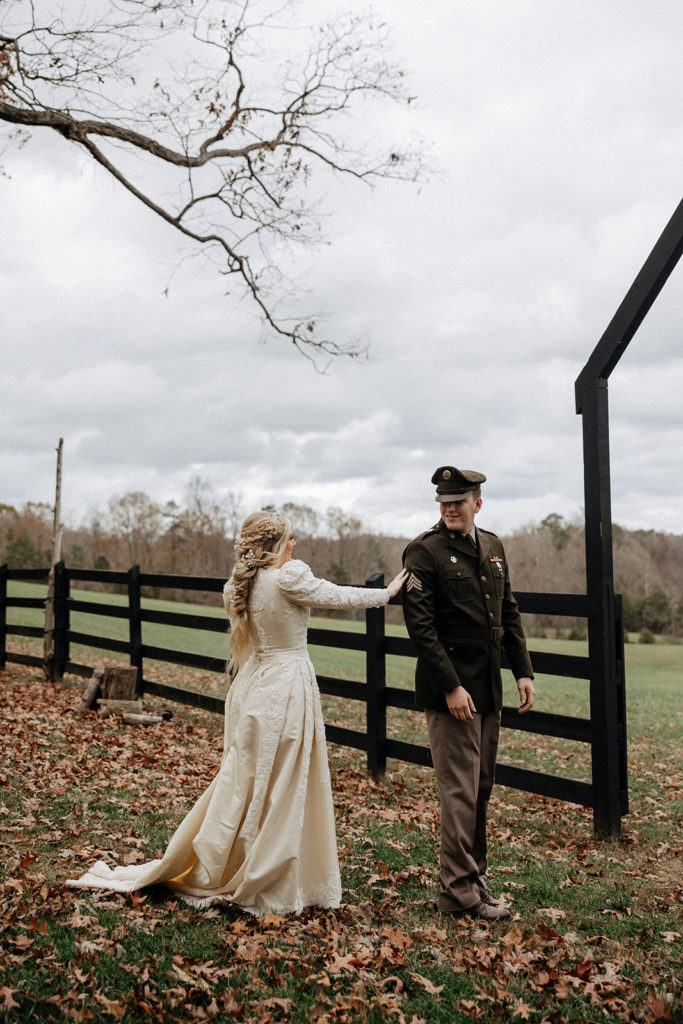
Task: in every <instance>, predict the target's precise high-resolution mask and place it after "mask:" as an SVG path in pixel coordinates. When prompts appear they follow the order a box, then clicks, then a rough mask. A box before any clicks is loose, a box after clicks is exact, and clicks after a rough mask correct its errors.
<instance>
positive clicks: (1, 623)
mask: <svg viewBox="0 0 683 1024" xmlns="http://www.w3.org/2000/svg"><path fill="white" fill-rule="evenodd" d="M6 663H7V566H6V565H0V668H4V667H5V664H6Z"/></svg>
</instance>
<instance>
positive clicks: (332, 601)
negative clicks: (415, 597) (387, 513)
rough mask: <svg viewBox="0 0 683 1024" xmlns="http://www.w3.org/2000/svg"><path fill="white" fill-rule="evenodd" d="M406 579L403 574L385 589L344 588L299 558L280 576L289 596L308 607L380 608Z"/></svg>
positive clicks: (288, 564)
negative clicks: (321, 576) (313, 571)
mask: <svg viewBox="0 0 683 1024" xmlns="http://www.w3.org/2000/svg"><path fill="white" fill-rule="evenodd" d="M404 579H405V573H404V572H400V573H399V574H398V575H397V576H395V577H394V579H393V580H392V581H391V583H389V585H388V586H386V587H376V588H375V587H341V586H338V585H337V584H336V583H330V581H329V580H321V579H318V578H317V577H316V576H314V575H313V573H312V572H311V570H310V568H309V567H308V566H307V565H306V563H305V562H300V561H299V560H298V559H293V560H292V561H291V562H286V563H285V565H283V566H282V568H281V569H280V570H279V573H278V581H279V584H280V588H281V589H282V590H283V591H284V593H285V594H286V595H287V597H289V598H290V600H292V601H294V602H295V603H296V604H301V605H307V606H308V607H309V608H378V607H380V606H381V605H384V604H386V603H387V601H388V600H389V598H390V597H393V596H394V594H397V593H398V592H399V590H400V589H401V587H402V585H403V580H404Z"/></svg>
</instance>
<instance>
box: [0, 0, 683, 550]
mask: <svg viewBox="0 0 683 1024" xmlns="http://www.w3.org/2000/svg"><path fill="white" fill-rule="evenodd" d="M330 7H331V5H330ZM376 7H377V9H378V12H379V14H380V15H381V16H385V17H386V19H387V21H388V23H389V24H390V26H392V31H393V33H394V35H395V38H396V49H397V51H399V52H401V51H403V53H404V54H405V65H406V68H407V71H408V72H409V74H410V76H411V86H410V87H411V91H413V92H415V93H416V94H417V95H418V100H417V101H416V103H415V104H414V110H412V111H407V112H400V111H391V112H387V113H386V117H385V121H384V123H381V122H380V121H379V120H377V121H376V122H375V121H374V120H370V118H376V117H378V116H379V115H378V113H377V112H376V111H370V110H368V121H367V123H366V124H364V125H363V129H364V131H366V132H367V133H369V134H372V132H373V130H374V127H373V126H374V125H375V124H376V126H377V132H378V133H383V134H388V135H389V136H391V135H393V133H394V132H398V133H403V132H404V131H405V130H406V129H407V130H408V131H412V130H415V129H417V130H418V131H419V132H420V134H422V135H424V136H427V137H428V138H429V139H430V140H431V141H432V144H433V158H434V163H435V165H436V168H437V173H435V174H433V175H432V177H431V178H430V179H429V180H427V181H425V182H423V183H422V184H421V185H420V187H419V188H417V187H414V186H409V185H405V184H391V183H385V184H384V185H383V186H382V187H380V188H378V189H376V190H370V189H367V188H366V187H364V186H362V185H359V184H358V183H357V182H352V181H350V180H338V179H335V178H334V177H332V176H327V175H326V176H324V178H323V181H322V184H321V186H320V192H321V193H325V192H326V193H327V194H326V196H323V195H319V196H318V197H319V198H321V200H323V199H324V205H325V209H326V211H327V217H326V222H325V224H324V227H325V231H326V233H327V234H328V237H329V238H330V239H331V242H330V244H329V245H325V246H323V247H322V248H321V249H320V250H318V251H317V252H316V253H315V254H313V255H311V254H309V253H305V254H301V255H299V256H293V257H292V259H291V268H292V274H293V278H294V281H295V288H294V294H293V295H292V296H291V298H290V299H288V300H287V302H285V303H284V304H283V308H285V309H286V308H292V307H293V306H297V308H299V309H302V308H303V309H306V308H312V309H313V310H314V311H319V312H320V313H322V314H323V315H325V316H327V317H328V320H329V325H328V326H329V329H330V333H333V334H334V336H335V338H337V339H338V340H340V341H344V340H348V339H349V338H355V337H361V338H367V339H369V340H370V342H371V347H370V352H369V356H368V358H367V359H361V360H357V361H349V360H339V361H336V362H334V363H333V364H332V365H330V366H329V368H328V372H327V373H325V374H321V373H318V372H316V370H315V369H314V368H313V367H311V366H310V365H309V364H308V363H307V362H306V361H305V360H303V359H302V358H301V357H300V356H299V355H298V354H297V353H296V352H295V351H293V350H292V349H290V348H289V347H287V346H286V345H282V343H278V342H277V341H268V342H267V343H264V342H263V339H262V334H261V329H260V326H259V324H258V322H257V321H256V319H255V318H254V315H253V312H252V310H251V309H250V308H249V306H248V304H246V303H244V302H240V301H238V298H237V296H236V295H232V294H227V295H226V291H227V292H229V291H230V288H231V282H230V280H229V279H228V280H226V279H225V278H222V277H220V275H218V274H217V273H216V271H215V268H212V267H211V266H210V265H208V264H207V262H206V261H205V260H204V259H203V258H202V257H194V258H193V257H191V256H190V253H191V251H192V250H190V249H188V248H187V247H186V246H185V244H184V243H182V242H179V240H178V237H177V236H176V235H175V234H174V233H173V231H172V229H171V228H169V227H168V226H167V225H164V224H162V223H161V222H160V221H158V220H157V219H155V218H154V216H153V215H152V214H151V213H150V212H149V211H146V210H143V209H142V208H141V207H139V206H138V205H137V204H136V202H135V201H134V200H133V199H132V197H130V196H128V195H127V194H125V193H124V192H123V190H122V189H121V188H120V187H119V186H118V185H117V184H116V183H115V182H113V181H111V180H109V179H108V178H107V177H106V175H105V174H104V172H102V171H101V170H99V169H97V168H94V167H93V166H92V165H91V164H89V163H88V161H87V158H86V156H85V155H84V154H82V153H80V152H79V151H78V150H76V149H75V148H73V147H70V146H69V145H68V144H67V143H66V142H65V141H64V140H62V139H60V138H58V137H56V136H55V137H54V138H53V137H52V136H41V135H40V134H39V133H36V134H35V135H34V138H33V140H32V142H31V143H29V144H28V145H27V146H26V147H25V148H24V149H23V150H22V151H20V152H16V153H12V154H10V153H9V152H7V153H5V155H4V157H3V162H4V164H5V166H7V169H8V170H9V171H10V172H11V173H12V175H13V176H12V178H11V180H10V181H9V182H5V185H4V187H3V192H2V195H1V197H0V203H1V204H2V207H1V209H0V216H1V219H2V224H3V248H2V251H1V252H0V270H1V273H0V308H1V310H2V321H1V323H0V332H1V341H2V353H3V356H2V364H1V365H0V384H1V386H2V395H3V406H2V412H1V413H0V423H1V424H2V436H3V442H4V443H3V446H2V447H3V451H2V453H1V454H0V500H2V501H7V502H10V503H14V504H22V503H23V502H25V501H27V500H48V501H49V500H51V497H52V492H53V475H54V448H55V446H56V443H57V440H58V438H59V437H60V436H64V437H65V442H66V443H65V481H64V503H65V507H66V508H67V509H68V510H70V514H71V515H72V516H73V517H75V518H78V517H79V516H81V515H83V514H85V512H86V511H87V509H88V508H90V507H91V506H92V505H95V504H104V503H105V502H106V501H107V500H108V498H109V497H111V496H112V495H113V494H120V493H123V492H124V491H127V490H143V491H147V492H148V493H150V494H151V495H153V496H154V497H157V498H158V499H159V500H163V501H165V500H168V499H170V498H175V499H176V500H180V499H182V495H183V491H184V489H185V486H186V484H187V481H188V479H189V478H190V476H192V475H193V474H196V473H199V474H200V475H201V476H203V477H204V478H206V479H207V480H209V481H210V482H211V483H212V484H213V486H214V488H215V489H216V492H217V493H218V494H219V495H220V494H225V493H226V492H227V491H230V490H231V491H233V492H237V493H241V494H242V496H243V501H244V504H245V508H248V507H249V506H250V505H254V506H258V505H260V504H263V503H265V502H268V501H275V502H278V503H282V502H285V501H299V502H302V503H305V504H311V505H314V506H315V507H318V508H320V509H324V508H326V507H327V506H329V505H340V506H342V507H344V508H345V509H347V510H348V511H349V512H352V513H353V514H355V515H357V516H359V517H360V518H361V519H362V520H364V521H365V522H367V523H369V524H371V525H373V526H375V527H376V528H378V529H380V528H381V529H383V530H386V531H387V532H390V533H394V534H404V535H409V534H412V533H416V532H418V530H420V529H423V528H425V527H426V526H428V525H429V524H430V523H431V522H432V521H433V520H434V519H435V518H436V515H437V508H436V503H435V502H434V501H433V493H432V492H433V488H432V486H431V484H430V483H429V480H430V477H431V474H432V472H433V470H434V469H435V468H436V466H438V465H440V464H444V463H451V462H454V463H455V464H456V465H461V466H463V467H464V468H473V469H480V470H482V471H484V472H485V473H486V474H487V475H488V477H489V480H488V482H487V484H486V492H485V504H484V510H483V512H482V524H483V525H486V526H490V527H491V528H492V529H494V530H496V531H497V532H505V531H506V530H509V529H512V528H515V527H517V526H521V525H524V524H526V523H528V522H530V521H532V520H535V521H539V520H540V519H542V518H543V517H544V516H545V515H547V514H548V513H549V512H558V513H560V514H563V515H565V516H566V517H567V518H571V517H573V516H575V515H577V514H578V512H579V511H580V509H581V507H582V505H583V483H582V464H581V420H580V417H578V416H576V414H575V411H574V380H575V378H576V376H577V375H578V373H579V371H580V370H581V367H582V366H583V364H584V363H585V361H586V359H587V358H588V356H589V354H590V352H591V350H592V348H593V346H594V345H595V344H596V343H597V341H598V339H599V338H600V337H601V335H602V333H603V331H604V330H605V327H606V326H607V324H608V323H609V321H610V319H611V317H612V316H613V314H614V312H615V310H616V308H617V306H618V305H619V303H620V302H621V300H622V298H623V296H624V295H625V293H626V290H627V289H628V288H629V287H630V285H631V283H632V282H633V280H634V278H635V277H636V275H637V273H638V271H639V269H640V267H641V265H642V263H643V261H644V259H645V257H646V256H647V254H648V253H649V251H650V249H651V247H652V245H653V244H654V242H655V241H656V239H657V238H658V236H659V233H660V232H661V230H662V229H663V227H664V225H665V224H666V222H667V220H668V218H669V216H670V215H671V213H672V212H673V209H674V207H675V205H676V204H677V202H678V201H679V198H680V166H681V163H682V161H683V126H682V125H681V121H680V114H679V110H678V102H677V96H678V95H679V94H680V90H681V86H682V85H683V66H682V65H681V62H680V55H679V52H678V51H679V45H678V41H679V40H680V30H681V28H683V8H681V9H680V10H679V9H678V7H677V6H676V5H671V4H669V3H668V2H666V3H665V2H664V0H654V2H653V3H652V4H650V5H648V8H647V11H645V9H644V8H643V6H642V5H641V4H639V3H635V2H634V0H619V2H617V0H609V2H607V3H604V4H600V5H594V4H593V5H589V4H588V3H584V2H579V3H573V4H560V5H557V4H555V5H551V4H544V3H542V2H541V0H525V2H523V3H519V4H515V5H501V4H500V3H499V2H493V0H483V2H482V3H480V4H477V5H474V6H473V5H466V4H463V3H460V2H457V3H453V2H451V0H434V3H433V4H432V5H430V15H429V17H426V16H425V13H424V10H422V9H420V8H419V7H416V5H414V4H412V3H410V4H409V3H407V0H377V3H376ZM311 9H312V8H311ZM327 10H328V4H327V0H324V2H323V3H322V5H321V4H316V5H315V13H316V15H319V14H324V13H325V12H326V11H327ZM179 256H184V257H185V258H184V259H181V261H180V263H179V262H178V259H179ZM682 281H683V269H682V268H681V267H678V268H677V269H676V271H675V272H674V274H673V275H672V277H671V280H670V281H669V282H668V284H667V286H666V288H665V290H664V292H663V293H662V295H661V296H660V299H659V300H658V302H657V303H656V305H655V307H654V308H653V309H652V311H651V312H650V314H649V315H648V317H647V319H646V320H645V322H644V323H643V325H642V327H641V329H640V331H639V332H638V334H637V335H636V337H635V338H634V340H633V341H632V342H631V345H630V346H629V348H628V350H627V351H626V353H625V354H624V356H623V358H622V360H621V362H620V363H619V365H618V367H617V369H616V370H615V372H614V374H613V375H612V378H611V379H610V382H609V393H610V409H611V446H612V466H613V481H612V483H613V489H612V490H613V505H614V518H615V520H616V521H618V522H621V523H622V524H623V525H627V526H634V527H635V526H643V527H645V528H650V527H652V528H665V529H671V530H675V531H677V532H681V531H683V511H681V510H683V490H682V486H681V484H680V482H679V476H680V474H679V473H678V470H677V468H676V454H677V452H679V451H680V447H681V426H682V425H681V412H680V402H679V401H678V400H677V396H678V395H680V394H681V392H682V391H683V366H682V363H681V359H680V309H681V299H682V298H683V296H682V294H681V292H682ZM167 286H168V288H169V290H168V294H165V289H166V288H167ZM643 487H645V488H646V490H645V492H644V490H643ZM644 494H646V495H647V500H646V499H645V497H644ZM650 496H651V497H652V500H651V501H650V500H649V498H650Z"/></svg>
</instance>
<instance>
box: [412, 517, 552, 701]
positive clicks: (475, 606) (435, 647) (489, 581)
mask: <svg viewBox="0 0 683 1024" xmlns="http://www.w3.org/2000/svg"><path fill="white" fill-rule="evenodd" d="M477 536H478V540H479V551H478V552H477V551H476V550H475V549H474V547H473V546H472V544H471V543H470V541H469V539H468V538H467V537H463V536H462V534H459V533H454V532H452V531H450V530H449V529H448V527H447V526H446V525H445V523H444V522H443V520H440V521H439V522H438V523H437V525H436V526H435V527H433V529H431V530H428V531H427V532H426V533H423V534H421V535H420V536H419V537H417V538H416V539H415V540H414V541H411V543H410V544H409V545H408V547H407V548H406V549H405V552H404V554H403V561H404V565H405V567H406V569H408V572H409V576H408V579H407V580H406V583H405V585H404V592H403V612H404V615H405V620H406V625H407V627H408V633H409V635H410V639H411V640H412V642H413V646H414V648H415V651H416V653H417V668H416V672H415V703H416V704H417V705H418V706H419V707H423V708H430V709H432V710H434V711H447V710H448V708H447V705H446V699H445V697H444V694H445V693H447V692H448V691H450V690H452V689H454V687H456V686H460V685H462V686H464V687H465V689H466V690H467V692H468V693H469V694H470V696H471V697H472V700H473V701H474V705H475V707H476V709H477V711H480V712H482V713H484V712H488V711H498V710H500V708H501V707H502V705H503V684H502V679H501V670H500V666H501V647H502V648H504V649H505V653H506V655H507V658H508V662H509V665H510V668H511V669H512V672H513V674H514V676H515V679H520V678H521V677H522V676H529V677H530V678H533V671H532V668H531V660H530V658H529V654H528V652H527V648H526V641H525V639H524V631H523V629H522V623H521V620H520V615H519V610H518V608H517V602H516V601H515V599H514V597H513V595H512V591H511V589H510V579H509V575H508V565H507V559H506V558H505V551H504V549H503V545H502V543H501V542H500V540H499V539H498V537H496V535H495V534H494V533H489V532H488V531H487V530H479V529H477Z"/></svg>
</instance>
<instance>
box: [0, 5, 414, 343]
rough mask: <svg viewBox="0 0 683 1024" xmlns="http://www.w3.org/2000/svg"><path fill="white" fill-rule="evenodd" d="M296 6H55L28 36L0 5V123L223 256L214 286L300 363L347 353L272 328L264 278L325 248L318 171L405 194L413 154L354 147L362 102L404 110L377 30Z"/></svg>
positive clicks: (360, 143)
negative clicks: (309, 249) (165, 179)
mask: <svg viewBox="0 0 683 1024" xmlns="http://www.w3.org/2000/svg"><path fill="white" fill-rule="evenodd" d="M295 6H296V5H295V2H294V0H280V2H278V0H274V2H273V0H204V2H203V3H201V4H197V3H196V2H194V0H89V4H88V5H83V4H81V3H80V2H76V0H62V4H61V6H57V5H56V4H55V7H54V8H53V13H52V15H51V16H49V17H48V16H46V15H45V13H44V12H45V9H46V7H47V4H43V5H41V7H40V8H39V10H40V11H41V16H43V17H45V22H44V23H38V21H37V20H36V12H35V9H34V5H33V3H32V2H31V0H3V6H2V8H1V9H0V11H1V14H2V22H1V23H0V121H4V122H5V123H6V124H7V125H15V126H20V127H21V128H22V129H35V130H37V129H43V128H49V129H52V130H53V131H56V132H58V133H59V134H60V135H61V136H62V137H63V138H64V139H66V140H68V141H69V142H72V143H76V144H77V145H79V146H81V147H82V148H83V149H84V150H85V151H86V152H87V153H88V154H89V156H90V157H92V159H93V160H95V161H96V162H97V163H98V164H99V165H100V166H101V167H102V168H104V169H105V170H106V171H107V172H108V173H109V174H110V175H112V176H113V177H114V178H115V179H116V180H117V181H118V182H119V183H120V184H121V185H122V186H123V187H124V188H126V189H127V190H128V191H129V192H130V193H131V194H132V195H134V196H135V197H136V198H137V199H138V200H139V201H140V202H141V203H142V204H143V205H144V206H145V207H147V209H149V210H151V211H153V212H154V213H155V214H156V215H157V216H159V217H161V218H162V219H163V220H165V221H166V222H167V223H168V224H170V225H171V226H173V227H174V228H175V229H176V230H178V231H179V232H181V233H182V234H183V235H184V236H186V237H187V238H190V239H191V240H192V241H193V242H195V243H196V244H197V246H198V247H200V248H201V249H203V250H205V251H207V252H210V251H211V250H212V249H213V250H215V251H217V252H220V253H221V263H220V269H221V272H222V273H225V274H229V275H235V277H236V278H237V279H239V280H240V281H241V283H242V286H243V288H244V291H245V293H246V295H247V296H248V297H249V298H250V299H251V300H252V301H253V302H254V303H255V304H256V306H257V308H258V310H259V312H260V315H261V317H262V319H263V321H264V323H265V324H266V325H267V326H268V328H269V329H270V330H272V331H273V332H274V333H275V334H276V335H278V336H280V337H282V338H284V339H287V340H289V341H290V342H291V343H292V344H294V345H295V346H296V347H297V348H298V349H299V350H300V351H302V352H303V353H304V354H313V353H314V352H316V351H322V352H325V353H330V354H338V353H340V352H342V351H343V352H346V353H347V354H357V349H356V348H355V347H354V346H353V345H351V346H348V345H347V346H340V345H338V344H337V343H335V342H333V341H330V340H329V339H327V338H325V337H323V336H321V335H320V334H319V330H318V327H317V325H316V323H315V321H314V320H313V319H312V318H311V317H308V316H301V317H295V318H293V319H291V320H290V319H283V318H281V317H279V316H277V315H276V314H275V309H276V307H277V301H276V296H274V295H273V280H275V281H278V280H279V282H280V286H282V285H283V282H284V281H285V280H286V275H285V274H284V271H283V269H282V265H281V263H278V258H279V259H280V260H281V261H282V256H281V252H282V251H286V249H287V247H288V246H290V245H293V244H298V245H306V244H312V243H315V242H316V241H317V239H318V237H319V229H320V221H319V217H318V212H317V207H316V199H315V193H314V192H313V185H312V182H313V176H314V173H317V174H318V175H323V177H324V175H325V174H328V173H330V172H332V173H335V174H341V175H345V176H349V177H351V178H355V179H359V180H361V181H365V182H367V183H370V184H372V183H373V182H375V181H378V180H380V179H382V178H402V179H405V180H415V179H416V178H417V176H418V175H419V174H420V173H421V171H422V162H421V153H420V148H419V147H418V146H412V147H409V148H408V149H407V150H406V151H402V150H399V149H396V148H394V147H393V146H388V147H387V150H388V151H387V152H385V153H384V154H383V155H377V154H375V153H373V151H372V147H371V145H370V144H369V143H368V141H367V140H364V139H363V138H359V137H358V136H359V135H360V134H362V130H363V127H364V124H365V120H364V118H363V117H359V114H365V113H366V110H367V107H366V104H367V102H368V101H369V100H372V99H373V98H377V99H388V100H391V101H395V102H400V103H409V102H410V97H409V96H407V95H406V93H405V87H404V80H403V74H402V72H401V70H400V69H399V68H398V67H396V66H395V65H394V64H392V63H391V61H389V60H387V59H386V57H385V56H384V53H385V50H386V46H387V38H386V35H387V34H386V28H385V27H384V26H383V25H381V24H377V23H375V22H373V20H372V19H371V18H369V17H361V16H358V15H353V14H349V15H345V16H342V17H340V18H338V19H337V20H336V21H334V22H332V23H330V24H328V25H326V26H324V27H322V28H317V29H310V28H306V27H302V26H301V25H300V24H297V23H296V21H295V20H294V9H295ZM266 8H267V9H266ZM282 53H287V54H288V55H289V56H288V57H287V58H286V59H284V60H283V59H282V57H281V56H280V54H282ZM347 131H348V135H347ZM375 131H376V125H373V129H372V131H371V133H370V134H375ZM136 154H137V155H138V156H145V157H147V158H152V161H151V168H152V169H150V162H149V160H147V161H146V162H145V163H141V162H140V161H139V160H138V161H135V160H134V159H132V158H134V157H135V156H136ZM155 165H158V166H164V167H168V168H175V169H177V170H178V172H179V175H180V178H179V181H178V186H177V191H176V194H175V200H174V203H173V204H171V205H169V204H168V202H166V201H165V200H164V199H163V198H160V197H159V196H158V195H157V194H156V193H157V192H158V187H157V185H156V179H155V175H154V170H153V167H154V166H155ZM283 246H284V250H283ZM285 262H286V261H285ZM278 275H279V276H278Z"/></svg>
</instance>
